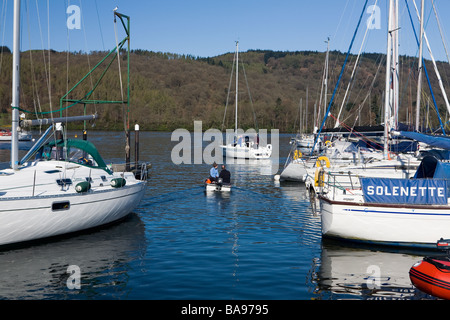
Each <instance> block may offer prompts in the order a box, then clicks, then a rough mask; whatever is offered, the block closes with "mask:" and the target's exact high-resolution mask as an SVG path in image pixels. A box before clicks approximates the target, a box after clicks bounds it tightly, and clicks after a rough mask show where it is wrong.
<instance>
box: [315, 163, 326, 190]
mask: <svg viewBox="0 0 450 320" xmlns="http://www.w3.org/2000/svg"><path fill="white" fill-rule="evenodd" d="M324 173H325V172H324V170H323V167H318V168H317V169H316V173H315V175H314V185H315V186H316V187H323V175H324Z"/></svg>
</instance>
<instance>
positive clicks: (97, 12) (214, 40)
mask: <svg viewBox="0 0 450 320" xmlns="http://www.w3.org/2000/svg"><path fill="white" fill-rule="evenodd" d="M407 1H408V3H409V5H410V8H411V9H413V1H412V0H407ZM425 2H426V5H425V17H426V19H425V20H426V21H427V26H426V31H427V35H428V38H429V40H430V43H431V46H432V50H433V54H434V55H435V57H436V58H437V59H438V60H444V61H446V60H447V58H446V54H445V51H444V46H443V44H442V40H441V35H440V33H439V30H438V28H437V24H436V19H435V16H434V12H433V10H432V6H431V0H426V1H425ZM434 2H435V6H436V8H437V10H438V14H439V18H440V19H441V20H440V23H441V27H442V29H443V32H444V36H445V37H447V36H448V33H449V32H450V21H448V20H445V19H443V18H445V17H446V15H447V13H448V12H450V1H448V0H434ZM375 3H377V5H378V7H379V8H380V16H379V18H380V25H381V28H380V29H373V30H370V32H369V34H368V39H367V44H366V45H365V46H364V51H365V52H383V53H384V52H385V50H386V24H387V22H386V20H387V14H386V9H387V3H388V0H378V1H377V2H376V0H369V1H368V4H369V5H373V4H375ZM404 3H405V2H404V0H400V13H401V17H400V22H401V25H402V29H401V39H400V46H401V47H400V52H401V54H408V55H416V54H417V45H416V40H415V39H414V37H413V34H412V31H411V30H412V29H411V24H410V21H409V16H408V13H407V11H406V9H405V4H404ZM416 3H417V5H418V6H419V7H420V0H416ZM48 4H49V6H50V9H49V11H48V8H47V5H48ZM363 4H364V1H363V0H315V1H311V0H279V1H273V0H271V1H269V0H227V1H215V0H190V1H187V0H183V1H182V0H163V1H162V0H159V1H155V0H147V1H144V0H70V1H69V0H22V44H21V48H22V50H28V49H30V48H32V49H48V48H49V47H50V48H51V49H54V50H57V51H66V50H70V51H79V50H81V51H91V50H108V49H111V48H113V47H114V45H115V36H114V24H113V14H112V10H113V9H114V7H116V6H118V7H119V10H118V11H119V12H122V13H124V14H126V15H129V16H130V17H131V36H132V38H131V47H132V48H133V49H145V50H152V51H162V52H172V53H179V54H189V55H193V56H200V57H209V56H215V55H219V54H222V53H227V52H232V51H234V47H235V41H236V40H239V43H240V50H241V51H246V50H249V49H270V50H283V51H284V50H289V51H297V50H314V51H325V50H326V44H325V40H326V39H327V38H328V37H330V49H331V50H340V51H342V52H346V51H347V49H348V46H349V44H350V40H351V37H352V35H353V32H354V30H355V27H356V25H357V21H358V18H359V16H360V15H361V12H362V9H363ZM69 5H75V6H78V7H79V8H80V9H81V14H80V18H81V25H80V29H72V30H69V29H68V28H67V19H68V18H69V16H70V14H67V13H66V10H67V8H68V7H69ZM37 7H38V8H37ZM12 9H13V1H12V0H3V1H2V6H1V7H0V10H1V11H0V15H1V16H0V18H1V19H0V30H1V32H0V40H1V42H2V44H3V45H7V46H9V47H10V48H11V47H12V45H11V41H12V20H11V16H12ZM5 17H6V20H5ZM369 17H370V14H369V13H366V12H365V13H364V16H363V23H362V25H361V29H360V31H359V34H358V37H357V39H356V41H355V44H354V48H353V52H357V51H359V48H360V46H361V43H362V40H361V39H362V35H363V34H364V32H365V28H366V21H367V19H369ZM414 21H415V24H416V27H417V28H418V23H417V19H416V17H415V16H414ZM48 22H50V28H48ZM119 30H120V28H119ZM120 31H121V30H120ZM48 35H50V41H49V40H48ZM122 36H123V33H120V34H119V37H120V38H122ZM446 41H447V38H446ZM425 57H426V58H427V57H428V53H427V52H425Z"/></svg>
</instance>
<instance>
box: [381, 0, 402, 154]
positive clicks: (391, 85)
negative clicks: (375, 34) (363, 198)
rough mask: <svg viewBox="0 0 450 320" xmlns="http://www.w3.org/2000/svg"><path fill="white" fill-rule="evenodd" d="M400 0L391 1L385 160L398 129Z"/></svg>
mask: <svg viewBox="0 0 450 320" xmlns="http://www.w3.org/2000/svg"><path fill="white" fill-rule="evenodd" d="M398 29H399V26H398V0H389V18H388V34H387V51H386V84H385V85H386V87H385V94H384V152H383V157H384V159H388V158H389V132H390V130H391V129H392V128H394V127H397V120H396V119H397V108H398V81H399V74H398Z"/></svg>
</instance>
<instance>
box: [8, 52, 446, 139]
mask: <svg viewBox="0 0 450 320" xmlns="http://www.w3.org/2000/svg"><path fill="white" fill-rule="evenodd" d="M49 54H50V57H49ZM105 55H106V52H94V53H91V54H89V55H87V54H82V53H70V54H68V53H67V52H51V53H49V52H48V51H27V52H23V53H22V62H21V89H22V91H21V108H23V109H26V110H28V111H30V112H31V113H30V114H27V117H28V118H35V116H34V115H33V112H34V111H35V110H37V111H39V110H40V111H49V110H58V109H59V108H60V101H59V100H60V98H61V97H62V96H63V95H64V94H65V93H66V92H67V91H68V90H70V88H72V87H73V86H74V85H75V84H76V83H77V82H78V81H79V80H80V79H81V78H82V77H83V76H84V75H85V74H86V73H87V72H88V71H89V70H90V68H92V67H93V66H95V65H96V64H97V63H98V62H99V61H100V60H101V59H102V58H103V57H104V56H105ZM233 57H234V53H227V54H224V55H221V56H217V57H211V58H196V57H191V56H180V55H175V54H170V53H155V52H149V51H144V50H134V51H133V52H132V54H131V60H130V63H131V86H130V89H131V110H130V112H131V114H130V122H131V124H134V122H135V121H137V122H138V123H139V124H140V127H141V129H142V130H168V131H172V130H174V129H176V128H187V129H192V128H193V122H194V121H195V120H201V121H202V122H203V129H204V130H206V129H208V128H217V129H222V123H223V119H224V111H225V106H226V103H227V93H228V88H229V84H230V80H231V92H230V94H229V100H228V107H227V116H226V119H225V123H224V127H223V129H226V128H233V127H234V101H235V94H234V90H235V86H234V82H235V78H234V75H233V78H231V77H230V76H231V70H232V63H233ZM344 58H345V55H344V54H342V53H339V52H330V57H329V80H328V100H327V101H330V99H331V95H332V93H333V90H334V87H335V84H336V81H337V78H338V76H339V73H340V71H341V68H342V64H343V61H344ZM355 60H356V57H355V56H350V58H349V63H348V64H347V67H346V69H345V72H344V75H343V78H342V82H341V85H340V86H339V89H338V91H337V93H336V96H335V98H334V103H333V107H332V109H331V113H332V116H331V117H329V123H328V126H332V125H334V120H333V117H337V114H338V112H339V108H340V107H341V104H342V100H343V97H344V94H345V91H346V88H347V86H348V84H349V79H350V75H351V73H352V70H353V66H354V62H355ZM239 62H240V73H239V126H240V127H241V128H243V129H248V128H250V127H252V128H255V127H256V128H258V129H263V128H265V129H272V128H275V129H279V130H280V132H297V131H298V130H299V129H300V128H302V129H303V131H307V132H310V131H311V130H312V127H313V121H314V118H315V114H316V115H317V113H318V110H319V109H318V108H319V101H320V90H321V85H322V77H323V70H324V62H325V53H320V52H309V51H308V52H274V51H263V50H250V51H248V52H243V53H240V55H239ZM0 63H1V64H0V67H1V70H0V73H1V78H0V113H1V115H2V121H3V124H8V123H9V121H10V120H9V119H10V118H9V117H10V116H9V115H10V112H11V110H10V109H11V108H10V105H11V64H12V56H11V53H10V52H9V50H7V48H5V50H3V53H2V55H1V60H0ZM107 63H109V60H108V61H107ZM415 63H416V59H413V58H409V57H404V56H403V57H401V59H400V67H401V69H400V71H401V86H400V94H401V98H400V113H399V114H400V115H399V118H400V121H401V122H404V123H408V122H409V123H414V119H413V118H412V116H411V115H413V114H415V100H416V78H417V71H416V69H417V66H416V64H415ZM426 66H427V70H428V75H429V77H430V81H431V84H432V86H433V90H434V94H435V99H436V103H437V105H438V107H439V112H440V114H441V117H443V121H445V120H444V119H447V111H446V107H445V103H444V100H443V98H442V94H441V92H440V90H439V86H438V83H437V80H436V75H435V73H434V70H433V67H432V65H431V63H429V62H427V64H426ZM48 68H50V70H51V71H50V77H48V76H47V73H46V71H45V70H48ZM118 68H119V67H118V63H117V61H116V60H115V61H112V62H111V70H109V71H108V73H107V74H106V75H105V77H104V78H103V79H102V82H101V83H100V84H99V86H98V87H97V89H96V90H95V92H94V94H93V96H92V97H91V98H95V99H102V100H121V93H120V89H119V88H120V78H119V73H118ZM120 68H121V70H122V81H123V83H124V94H125V97H126V57H125V56H124V55H122V57H121V65H120ZM384 69H385V56H384V55H381V54H365V55H364V56H362V57H361V63H360V66H359V67H358V68H357V70H356V72H355V79H354V81H352V82H351V84H350V87H349V93H348V95H347V99H346V102H345V103H344V105H343V111H342V116H341V120H342V121H343V122H344V123H345V124H346V125H349V126H352V125H375V124H379V123H380V122H381V121H382V117H383V112H382V105H383V99H384V98H383V92H384V89H385V85H384V82H385V72H384ZM103 70H104V68H101V69H99V70H97V71H96V72H94V73H93V74H92V76H88V77H87V78H86V80H85V83H83V90H85V91H86V92H88V91H89V90H91V88H92V87H93V86H94V85H95V83H96V81H97V79H98V77H99V76H100V75H101V72H103ZM244 70H245V74H244ZM439 70H440V73H441V76H442V78H443V81H444V86H446V88H449V85H450V84H449V81H448V75H449V74H450V67H449V65H448V64H447V63H439ZM247 83H248V87H247ZM49 88H50V90H49ZM423 88H424V93H423V97H424V103H423V104H422V105H423V106H424V110H425V108H426V107H427V102H429V109H430V113H429V115H430V125H431V126H434V127H436V126H438V120H437V118H436V116H435V115H436V112H435V111H434V106H433V101H432V99H431V96H430V94H429V92H430V91H429V89H428V86H427V83H426V77H424V85H423ZM83 90H76V91H74V92H73V93H72V94H71V95H70V96H69V97H70V98H73V99H80V98H81V97H82V96H84V95H85V93H83ZM249 92H250V94H251V100H250V98H249ZM49 97H51V99H50V98H49ZM50 102H51V107H50ZM62 106H63V107H65V106H67V104H63V105H62ZM124 108H126V106H122V105H120V104H115V105H87V112H88V113H91V112H97V113H98V114H99V115H100V118H99V119H98V120H97V121H96V124H95V129H108V130H112V129H115V130H116V129H117V130H119V129H123V118H122V116H123V110H124ZM321 109H323V105H322V106H321ZM253 110H254V112H253ZM300 110H302V111H301V112H302V116H301V117H300ZM315 110H316V112H314V111H315ZM83 112H84V111H83V108H82V107H81V108H80V107H77V108H76V110H75V109H74V108H70V109H68V110H64V111H63V112H62V113H61V114H62V115H66V114H77V115H78V114H82V113H83ZM423 114H426V113H423ZM254 115H255V116H254ZM48 116H49V115H47V117H48ZM55 116H60V113H57V114H56V115H55ZM40 117H45V116H40ZM322 117H323V111H322V112H321V114H320V119H322Z"/></svg>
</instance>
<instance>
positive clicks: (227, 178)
mask: <svg viewBox="0 0 450 320" xmlns="http://www.w3.org/2000/svg"><path fill="white" fill-rule="evenodd" d="M219 178H222V183H225V184H230V183H231V173H230V171H228V170H227V169H226V168H225V165H224V164H223V165H222V170H221V171H220V174H219Z"/></svg>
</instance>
